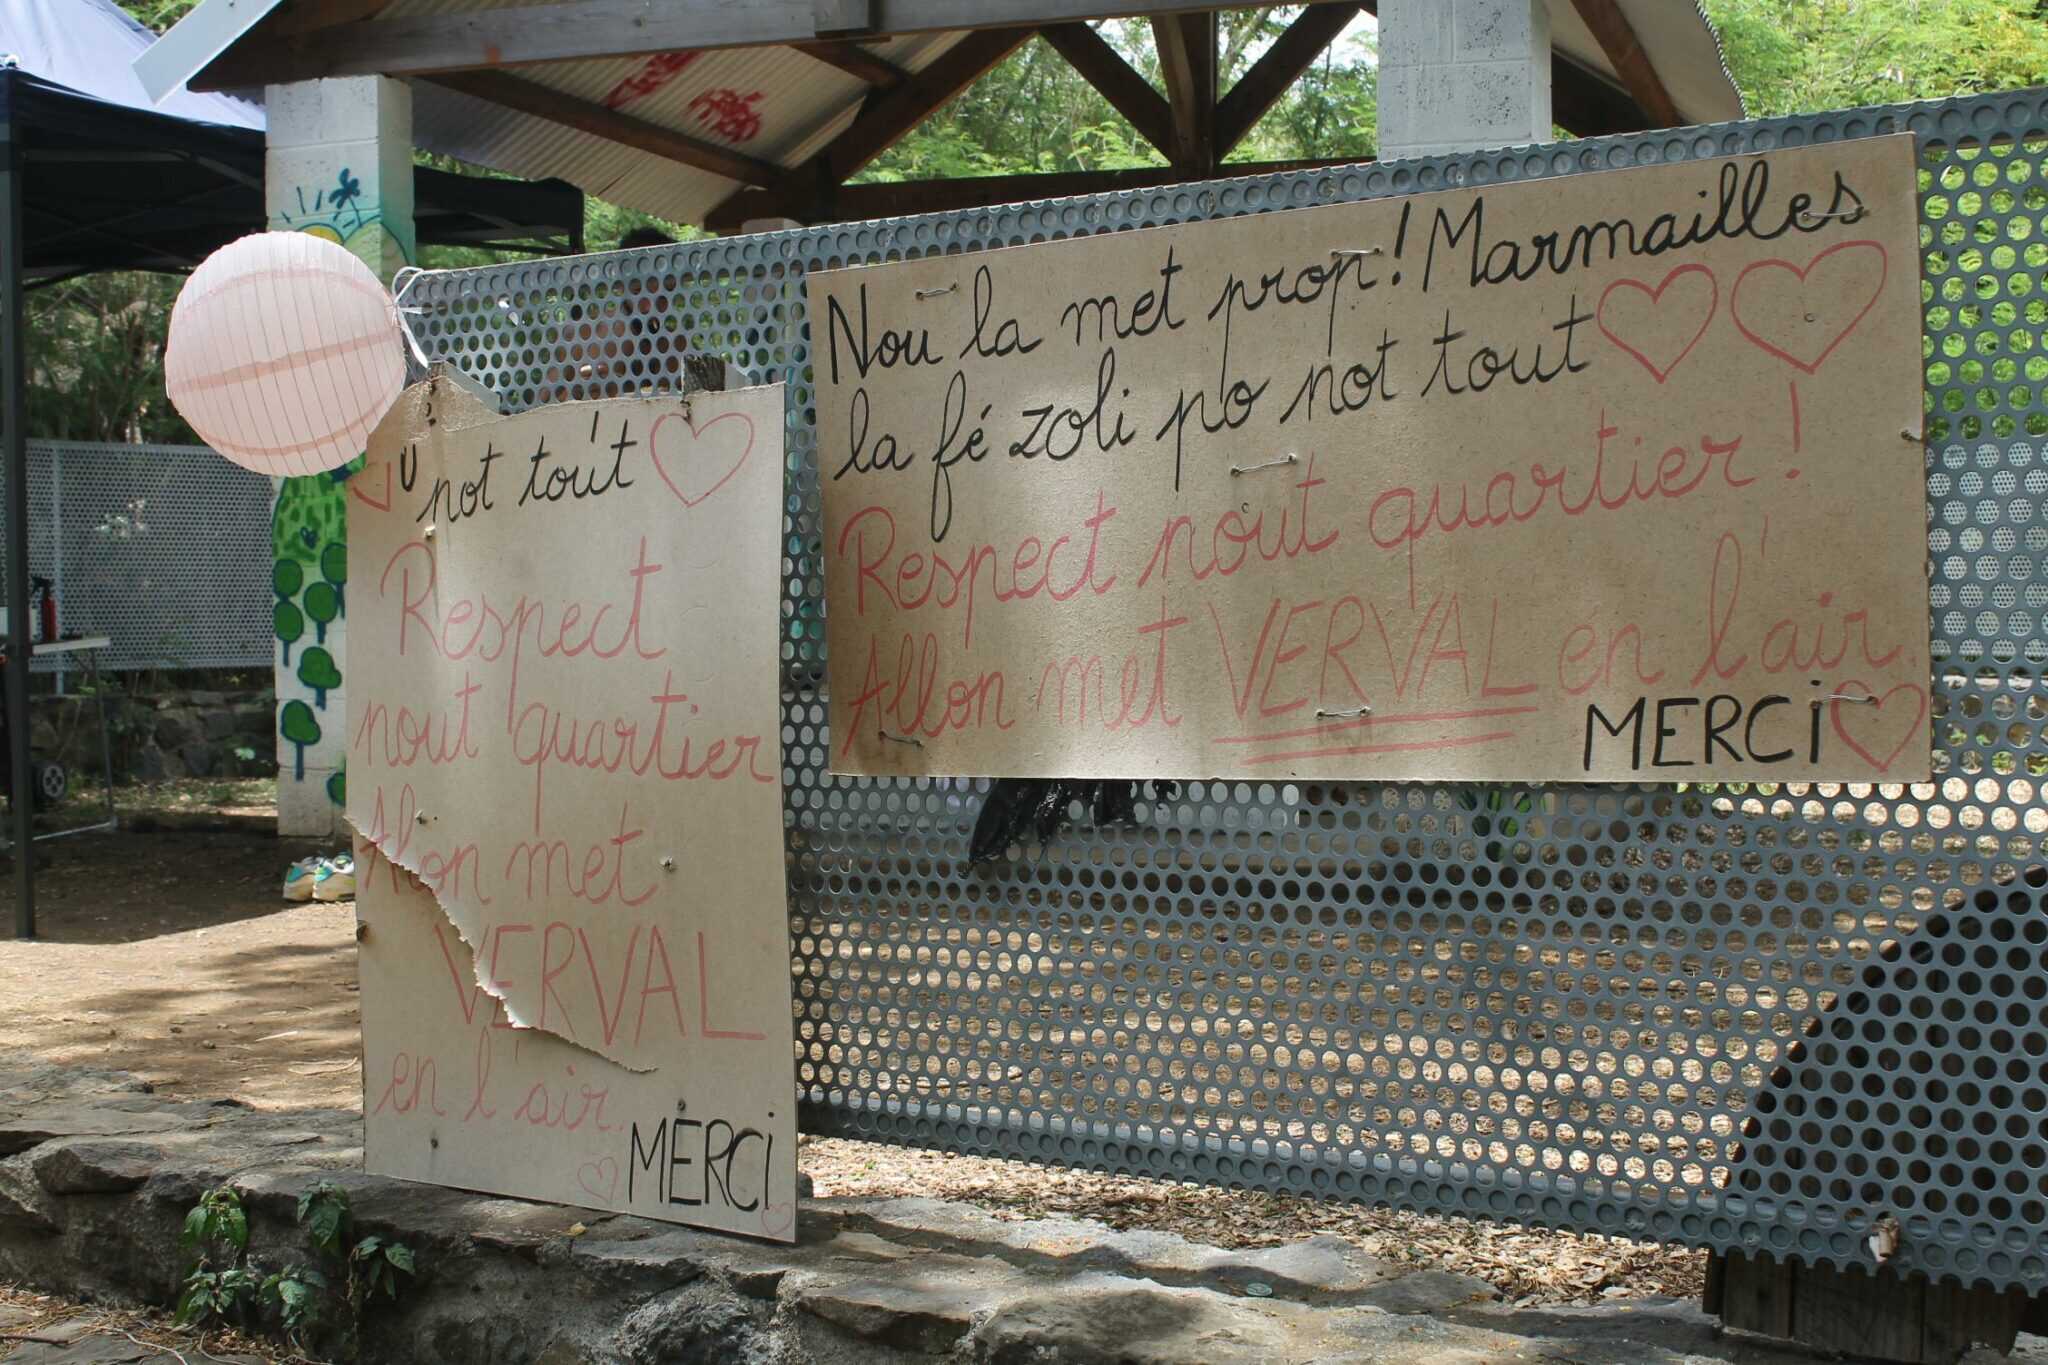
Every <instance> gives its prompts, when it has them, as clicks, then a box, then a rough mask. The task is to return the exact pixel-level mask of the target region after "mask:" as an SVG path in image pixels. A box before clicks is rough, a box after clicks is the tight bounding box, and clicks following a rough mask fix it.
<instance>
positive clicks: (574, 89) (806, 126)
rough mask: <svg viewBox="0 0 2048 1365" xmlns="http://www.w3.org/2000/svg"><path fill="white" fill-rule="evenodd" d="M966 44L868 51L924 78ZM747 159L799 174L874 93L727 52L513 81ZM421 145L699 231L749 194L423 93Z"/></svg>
mask: <svg viewBox="0 0 2048 1365" xmlns="http://www.w3.org/2000/svg"><path fill="white" fill-rule="evenodd" d="M401 6H403V7H404V9H405V10H406V11H407V12H430V11H438V12H447V11H452V10H464V9H481V8H487V7H488V6H489V0H398V4H394V5H393V7H392V9H391V10H387V11H386V13H394V12H397V11H398V10H399V9H400V7H401ZM958 40H959V35H958V34H953V33H931V34H917V35H910V36H905V37H899V38H894V39H891V40H889V41H887V42H881V43H875V44H870V45H867V46H868V48H869V50H870V51H872V52H873V53H874V54H875V55H876V56H878V57H881V58H883V59H884V60H886V61H889V62H892V63H894V64H895V65H897V66H899V67H902V68H903V69H905V70H907V71H920V70H922V69H924V68H925V67H926V66H928V65H930V64H931V63H932V62H933V61H935V60H937V58H938V57H939V56H940V55H941V54H943V53H944V52H945V51H946V49H947V48H949V47H951V46H952V45H953V44H954V43H955V42H957V41H958ZM510 74H513V75H516V76H517V77H518V78H519V79H520V80H525V81H531V82H533V83H535V84H538V85H544V86H546V87H548V88H549V89H551V90H557V91H560V92H561V93H563V94H565V95H569V96H572V97H574V98H576V99H580V100H583V101H585V102H586V103H590V104H599V105H604V106H606V107H609V108H612V109H616V110H617V111H618V112H620V113H622V114H626V115H628V116H630V117H632V118H636V119H639V120H641V121H643V122H647V123H652V124H656V125H658V126H660V127H663V128H668V129H671V130H674V131H676V132H681V133H687V134H688V135H689V136H691V137H694V138H698V139H700V140H702V141H705V142H711V143H715V144H717V145H719V146H723V147H731V148H733V149H734V150H736V151H740V152H744V153H745V154H747V155H748V156H751V157H756V158H758V159H760V160H763V161H770V162H774V163H776V164H778V165H783V166H793V165H797V164H799V163H801V162H802V161H803V160H804V159H805V158H807V157H809V156H811V155H813V154H814V153H815V152H817V151H818V150H819V149H820V148H822V147H823V146H825V145H826V144H827V143H829V142H830V141H831V139H832V138H833V137H835V136H837V135H838V133H839V132H840V131H841V130H843V129H844V128H845V127H846V125H847V124H849V123H851V122H852V120H853V118H854V116H855V114H857V113H858V112H859V109H860V106H861V103H862V101H863V100H864V99H865V98H866V97H867V95H868V92H869V90H870V87H869V86H868V85H867V84H866V83H865V82H863V81H861V80H860V79H858V78H857V77H854V76H851V75H849V74H847V73H846V72H844V71H841V70H839V69H838V68H837V67H834V66H832V65H830V64H828V63H825V62H822V61H819V60H818V59H817V58H815V57H811V56H808V55H806V54H804V53H802V52H799V51H797V50H796V49H794V48H789V47H757V48H723V49H717V50H714V51H708V52H681V53H656V54H652V55H649V56H644V57H633V58H615V59H605V60H602V61H583V62H557V63H550V64H548V65H545V66H533V67H523V68H519V69H518V70H516V71H514V72H512V73H510ZM413 136H414V137H415V139H416V140H417V141H418V142H419V144H420V145H421V146H423V147H426V148H428V149H429V150H432V151H436V152H442V153H445V154H447V155H450V156H458V157H461V158H462V159H463V160H465V161H474V162H478V163H480V164H482V165H486V166H492V167H495V168H497V169H499V170H502V171H508V172H510V173H512V174H514V175H522V176H528V177H543V176H558V177H560V178H561V179H563V180H567V181H568V182H570V183H571V184H573V185H575V186H577V187H578V188H579V189H581V190H583V191H584V192H585V193H586V194H592V195H596V196H597V197H598V198H601V199H607V200H610V201H611V202H613V203H616V204H624V205H626V206H627V207H629V208H635V209H639V210H640V211H642V212H644V213H653V214H658V215H660V216H661V217H664V218H670V219H674V220H676V221H678V222H697V221H700V220H702V218H703V217H704V215H705V214H707V213H709V212H710V211H711V210H712V209H713V208H715V207H717V206H718V204H719V203H720V202H721V201H723V200H724V199H725V198H726V196H727V195H729V194H731V193H733V191H735V190H737V189H739V188H740V186H739V185H738V184H736V183H735V182H734V181H731V180H728V179H726V178H725V177H723V176H719V175H713V174H711V173H710V172H708V171H702V170H698V169H696V168H694V167H690V166H684V165H681V164H679V163H677V162H674V161H670V160H667V159H666V158H663V157H659V156H655V155H653V154H651V153H648V152H643V151H638V150H635V149H633V148H629V147H625V146H622V145H620V144H619V143H616V142H611V141H608V140H606V139H604V138H600V137H595V136H592V135H591V134H588V133H583V132H578V131H576V130H575V129H571V128H567V127H564V126H562V125H560V124H556V123H551V122H549V121H548V120H546V119H541V118H537V117H534V116H532V115H529V114H520V113H515V112H513V111H511V110H508V109H505V108H502V107H500V106H498V105H493V104H489V103H487V102H485V101H483V100H479V99H476V98H474V97H472V96H469V95H463V94H457V93H456V92H454V91H452V90H447V89H444V88H442V87H440V86H436V85H434V84H433V83H432V82H431V81H421V82H417V83H416V84H415V86H414V95H413Z"/></svg>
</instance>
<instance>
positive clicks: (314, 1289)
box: [257, 1266, 329, 1351]
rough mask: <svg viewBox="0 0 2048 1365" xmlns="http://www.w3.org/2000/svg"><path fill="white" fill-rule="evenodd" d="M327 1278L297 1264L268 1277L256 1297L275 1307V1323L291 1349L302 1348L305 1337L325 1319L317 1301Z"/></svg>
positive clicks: (304, 1345) (325, 1291) (322, 1293)
mask: <svg viewBox="0 0 2048 1365" xmlns="http://www.w3.org/2000/svg"><path fill="white" fill-rule="evenodd" d="M328 1288H329V1286H328V1283H327V1277H326V1276H325V1275H323V1274H321V1273H320V1272H319V1271H317V1270H315V1269H313V1268H312V1267H311V1266H297V1267H294V1268H293V1269H291V1270H280V1271H277V1272H275V1273H274V1274H272V1275H270V1276H268V1277H267V1278H266V1279H265V1280H264V1281H263V1284H262V1286H261V1287H260V1288H259V1289H258V1291H257V1298H258V1299H259V1300H261V1301H262V1302H264V1303H266V1304H274V1305H275V1306H276V1309H277V1321H278V1326H279V1327H281V1328H283V1329H284V1334H285V1337H286V1339H287V1340H289V1341H290V1342H291V1344H292V1346H293V1348H294V1349H295V1350H300V1351H303V1350H304V1349H305V1348H306V1342H307V1339H308V1338H309V1337H310V1336H311V1335H312V1334H313V1333H314V1332H315V1331H317V1330H318V1329H319V1327H320V1324H321V1323H322V1322H323V1321H324V1320H325V1314H324V1313H323V1312H322V1311H321V1303H322V1300H324V1299H325V1298H326V1296H327V1293H328Z"/></svg>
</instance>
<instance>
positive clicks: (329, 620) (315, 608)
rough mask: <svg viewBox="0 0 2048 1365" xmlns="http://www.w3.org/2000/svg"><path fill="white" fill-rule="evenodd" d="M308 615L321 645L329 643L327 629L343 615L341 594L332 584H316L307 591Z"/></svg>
mask: <svg viewBox="0 0 2048 1365" xmlns="http://www.w3.org/2000/svg"><path fill="white" fill-rule="evenodd" d="M306 615H308V616H310V617H312V618H313V629H314V631H315V633H316V635H317V638H318V640H319V642H320V643H321V644H323V645H324V644H326V643H327V627H328V626H329V625H331V624H333V622H334V618H335V617H337V616H339V615H341V592H340V590H339V589H337V588H336V587H335V586H334V585H333V584H332V583H326V582H321V583H314V584H312V585H310V586H309V587H307V589H306Z"/></svg>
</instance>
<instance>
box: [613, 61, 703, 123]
mask: <svg viewBox="0 0 2048 1365" xmlns="http://www.w3.org/2000/svg"><path fill="white" fill-rule="evenodd" d="M703 55H704V54H703V53H701V52H699V51H697V50H696V49H694V48H688V49H685V50H683V51H681V52H657V53H655V54H654V55H653V56H652V57H649V58H648V59H647V60H646V61H644V62H642V63H640V69H639V70H638V71H635V72H634V73H633V74H632V75H630V76H628V77H626V79H624V80H622V81H620V82H619V83H618V84H617V85H615V86H613V87H612V91H611V93H610V94H609V95H606V96H605V97H604V103H605V107H606V108H607V109H622V108H624V107H625V106H626V105H629V104H631V103H632V102H633V101H634V100H637V99H641V98H643V97H645V96H648V95H651V94H653V93H654V92H655V91H657V90H659V89H661V87H663V86H664V85H667V84H668V83H669V82H670V81H672V80H674V79H675V78H676V77H677V76H679V75H681V74H682V73H683V70H684V68H686V67H688V66H689V64H690V63H691V62H694V61H696V60H697V59H698V58H699V57H701V56H703Z"/></svg>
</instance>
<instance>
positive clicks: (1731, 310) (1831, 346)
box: [1728, 238, 1892, 374]
mask: <svg viewBox="0 0 2048 1365" xmlns="http://www.w3.org/2000/svg"><path fill="white" fill-rule="evenodd" d="M1856 247H1869V248H1870V249H1871V250H1873V251H1875V252H1877V267H1878V268H1877V287H1876V288H1874V289H1872V290H1871V291H1870V298H1869V300H1868V301H1867V302H1866V303H1864V305H1863V308H1862V311H1860V312H1858V313H1857V314H1856V316H1855V317H1853V318H1850V319H1849V321H1848V323H1847V325H1845V326H1844V327H1843V328H1842V330H1841V331H1839V332H1837V333H1835V336H1834V340H1832V341H1830V342H1828V344H1827V345H1826V346H1823V347H1822V348H1821V352H1820V354H1819V355H1817V356H1815V357H1814V358H1813V363H1812V364H1811V365H1809V364H1807V363H1806V362H1805V361H1803V360H1801V359H1800V358H1799V357H1798V356H1796V355H1793V354H1792V353H1791V352H1790V351H1787V350H1784V349H1782V348H1780V347H1777V346H1773V345H1772V344H1771V343H1770V342H1768V341H1765V340H1764V339H1763V338H1762V337H1760V336H1758V335H1757V334H1756V333H1755V332H1752V331H1750V330H1749V328H1748V327H1746V326H1745V325H1743V321H1742V286H1743V285H1745V284H1747V283H1748V282H1749V277H1750V276H1751V275H1754V274H1755V273H1756V272H1757V271H1759V270H1789V271H1791V272H1792V273H1793V274H1795V275H1797V276H1798V277H1799V282H1800V283H1801V284H1802V285H1803V284H1805V283H1806V277H1807V276H1808V275H1810V274H1812V273H1813V270H1814V267H1816V266H1818V265H1819V264H1820V263H1821V262H1822V261H1824V260H1826V259H1827V258H1828V257H1830V256H1832V255H1834V254H1835V253H1836V252H1837V251H1848V250H1850V249H1852V248H1856ZM1891 270H1892V263H1891V255H1890V253H1889V252H1887V251H1886V250H1885V249H1884V243H1882V242H1873V241H1869V240H1866V239H1863V238H1858V239H1856V240H1855V241H1849V242H1836V243H1835V244H1834V245H1833V246H1831V247H1828V248H1826V249H1825V250H1822V251H1820V252H1818V253H1816V254H1815V256H1814V258H1813V259H1812V260H1810V261H1808V262H1807V263H1806V265H1805V267H1804V268H1803V269H1802V268H1801V267H1799V266H1796V265H1794V264H1792V262H1790V261H1784V260H1779V259H1778V258H1777V257H1775V256H1774V257H1772V258H1771V259H1769V260H1764V261H1752V262H1750V263H1749V264H1748V265H1746V266H1744V267H1743V270H1742V273H1741V274H1740V275H1737V276H1736V277H1735V292H1734V293H1733V294H1731V295H1729V297H1728V316H1729V317H1731V318H1733V319H1734V320H1735V330H1736V331H1738V332H1740V333H1742V335H1744V336H1745V337H1748V338H1749V340H1750V343H1751V344H1752V345H1754V346H1758V347H1761V348H1762V349H1764V350H1766V351H1769V352H1770V353H1771V354H1772V355H1774V356H1776V357H1778V359H1780V360H1782V361H1784V362H1785V363H1786V364H1788V365H1791V366H1794V367H1795V368H1797V369H1800V370H1803V371H1805V372H1806V373H1807V374H1818V373H1819V372H1820V367H1821V366H1822V365H1823V364H1825V363H1827V358H1828V357H1829V356H1831V355H1833V354H1834V351H1835V347H1837V346H1839V345H1841V344H1842V342H1843V341H1844V340H1846V339H1847V338H1848V335H1849V333H1851V332H1853V331H1855V330H1856V324H1857V323H1859V322H1861V321H1863V319H1864V317H1865V316H1866V315H1868V314H1869V312H1870V310H1871V309H1873V308H1875V307H1877V301H1878V300H1879V299H1881V298H1883V297H1884V282H1885V281H1886V280H1887V279H1888V278H1890V276H1891Z"/></svg>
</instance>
